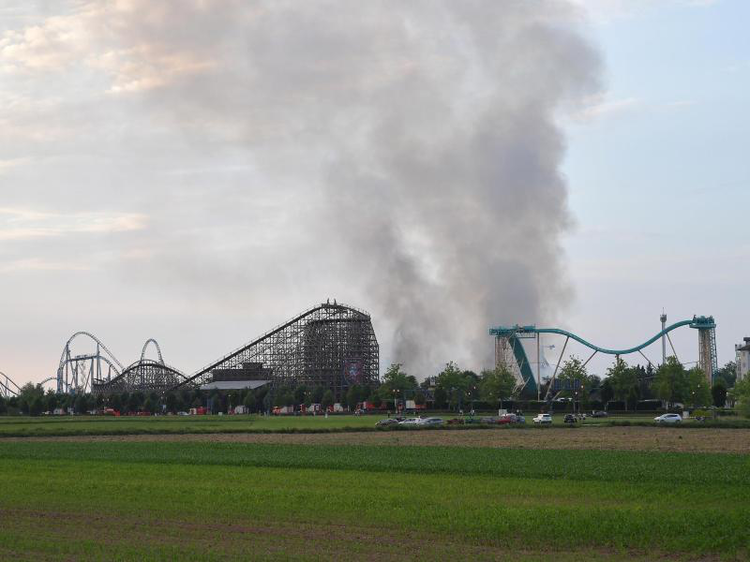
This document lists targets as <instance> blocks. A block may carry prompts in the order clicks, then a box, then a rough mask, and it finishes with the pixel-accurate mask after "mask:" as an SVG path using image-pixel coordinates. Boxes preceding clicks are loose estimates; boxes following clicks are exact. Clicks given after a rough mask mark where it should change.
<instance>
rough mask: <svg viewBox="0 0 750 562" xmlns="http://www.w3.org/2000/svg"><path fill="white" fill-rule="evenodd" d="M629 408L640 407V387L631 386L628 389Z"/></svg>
mask: <svg viewBox="0 0 750 562" xmlns="http://www.w3.org/2000/svg"><path fill="white" fill-rule="evenodd" d="M627 405H628V410H636V409H637V408H638V387H637V386H631V387H630V390H629V391H628V399H627Z"/></svg>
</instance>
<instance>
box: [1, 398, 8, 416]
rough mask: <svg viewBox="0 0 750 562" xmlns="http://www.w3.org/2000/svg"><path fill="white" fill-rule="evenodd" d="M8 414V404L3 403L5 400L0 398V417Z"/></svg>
mask: <svg viewBox="0 0 750 562" xmlns="http://www.w3.org/2000/svg"><path fill="white" fill-rule="evenodd" d="M7 412H8V404H7V402H6V401H5V398H3V397H2V396H0V416H2V415H4V414H6V413H7Z"/></svg>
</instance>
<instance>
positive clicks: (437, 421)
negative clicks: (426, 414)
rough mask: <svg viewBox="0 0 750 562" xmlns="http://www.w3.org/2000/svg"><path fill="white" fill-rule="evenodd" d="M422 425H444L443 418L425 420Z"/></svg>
mask: <svg viewBox="0 0 750 562" xmlns="http://www.w3.org/2000/svg"><path fill="white" fill-rule="evenodd" d="M420 421H421V423H420V425H443V418H423V419H422V420H420Z"/></svg>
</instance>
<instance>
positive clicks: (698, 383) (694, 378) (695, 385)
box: [685, 367, 711, 406]
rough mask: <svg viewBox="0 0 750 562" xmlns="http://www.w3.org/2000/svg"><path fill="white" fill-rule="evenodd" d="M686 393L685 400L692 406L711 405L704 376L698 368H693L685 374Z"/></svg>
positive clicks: (709, 392)
mask: <svg viewBox="0 0 750 562" xmlns="http://www.w3.org/2000/svg"><path fill="white" fill-rule="evenodd" d="M686 378H687V392H686V393H685V399H686V400H689V401H690V404H692V405H693V406H708V405H709V404H711V389H710V388H709V386H708V382H707V380H706V375H705V373H704V372H703V370H702V369H701V368H700V367H694V368H692V369H690V370H689V371H688V372H687V373H686Z"/></svg>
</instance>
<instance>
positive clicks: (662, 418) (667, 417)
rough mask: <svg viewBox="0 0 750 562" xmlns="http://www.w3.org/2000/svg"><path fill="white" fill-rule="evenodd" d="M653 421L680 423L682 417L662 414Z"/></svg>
mask: <svg viewBox="0 0 750 562" xmlns="http://www.w3.org/2000/svg"><path fill="white" fill-rule="evenodd" d="M654 421H655V422H656V423H680V422H682V417H681V416H680V414H662V415H661V416H657V417H655V418H654Z"/></svg>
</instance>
